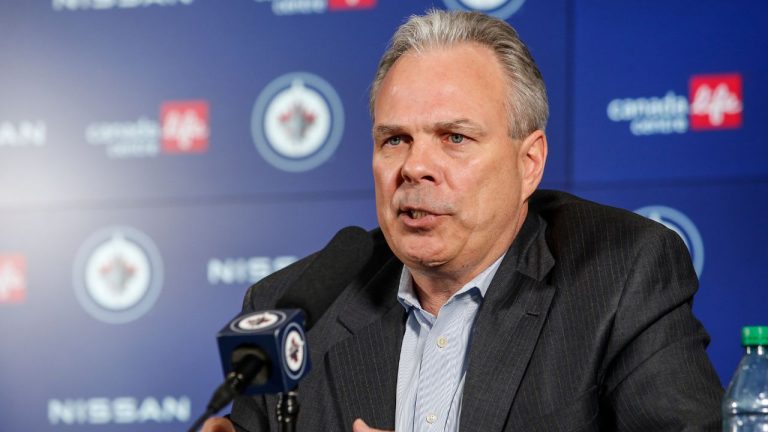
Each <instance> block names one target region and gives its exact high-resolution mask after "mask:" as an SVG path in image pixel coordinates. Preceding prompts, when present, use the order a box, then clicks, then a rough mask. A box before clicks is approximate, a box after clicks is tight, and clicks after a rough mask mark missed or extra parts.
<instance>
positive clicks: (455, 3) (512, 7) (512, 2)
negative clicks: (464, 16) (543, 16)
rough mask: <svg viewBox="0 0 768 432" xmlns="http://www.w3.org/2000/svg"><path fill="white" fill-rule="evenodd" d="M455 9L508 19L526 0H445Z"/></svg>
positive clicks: (449, 6) (444, 0)
mask: <svg viewBox="0 0 768 432" xmlns="http://www.w3.org/2000/svg"><path fill="white" fill-rule="evenodd" d="M443 2H444V3H445V5H446V6H448V8H450V9H454V10H469V11H480V12H484V13H486V14H488V15H493V16H495V17H498V18H501V19H507V18H509V17H510V16H512V15H514V14H515V12H517V11H518V9H520V7H521V6H522V5H523V3H525V0H443Z"/></svg>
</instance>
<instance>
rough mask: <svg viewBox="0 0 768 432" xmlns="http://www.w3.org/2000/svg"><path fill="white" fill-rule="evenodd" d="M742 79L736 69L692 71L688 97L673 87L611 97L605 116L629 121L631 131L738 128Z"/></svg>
mask: <svg viewBox="0 0 768 432" xmlns="http://www.w3.org/2000/svg"><path fill="white" fill-rule="evenodd" d="M743 101H744V99H743V93H742V79H741V75H740V74H738V73H730V74H716V75H694V76H692V77H691V78H690V80H689V89H688V97H687V98H686V97H685V96H682V95H679V94H677V93H675V92H674V91H673V90H669V91H667V93H666V94H665V95H664V96H659V97H640V98H622V99H613V100H611V101H610V102H609V103H608V106H607V109H606V111H607V114H608V118H609V119H610V120H611V121H614V122H629V130H630V132H631V133H632V134H633V135H637V136H643V135H663V134H673V133H678V134H681V133H686V132H688V131H689V130H692V131H697V132H702V131H713V130H728V129H738V128H740V127H741V126H742V123H743V121H742V113H743V109H744V106H743V105H744V102H743Z"/></svg>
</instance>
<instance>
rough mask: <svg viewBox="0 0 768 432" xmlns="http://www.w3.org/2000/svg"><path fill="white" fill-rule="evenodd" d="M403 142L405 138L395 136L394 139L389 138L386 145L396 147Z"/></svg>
mask: <svg viewBox="0 0 768 432" xmlns="http://www.w3.org/2000/svg"><path fill="white" fill-rule="evenodd" d="M402 142H403V138H402V137H400V136H393V137H389V138H387V141H386V142H385V144H389V145H392V146H396V145H400V144H401V143H402Z"/></svg>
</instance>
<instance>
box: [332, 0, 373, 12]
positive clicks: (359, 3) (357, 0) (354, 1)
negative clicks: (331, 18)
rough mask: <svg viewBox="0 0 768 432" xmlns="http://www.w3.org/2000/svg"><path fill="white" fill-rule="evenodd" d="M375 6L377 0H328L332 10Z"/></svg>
mask: <svg viewBox="0 0 768 432" xmlns="http://www.w3.org/2000/svg"><path fill="white" fill-rule="evenodd" d="M375 6H376V0H328V9H329V10H332V11H334V10H335V11H339V10H349V9H370V8H372V7H375Z"/></svg>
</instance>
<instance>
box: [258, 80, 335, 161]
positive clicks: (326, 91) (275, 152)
mask: <svg viewBox="0 0 768 432" xmlns="http://www.w3.org/2000/svg"><path fill="white" fill-rule="evenodd" d="M343 131H344V109H343V107H342V104H341V99H340V98H339V95H338V94H337V93H336V91H335V90H334V89H333V87H332V86H331V85H330V84H328V82H326V81H325V80H324V79H322V78H320V77H319V76H317V75H314V74H310V73H306V72H293V73H288V74H285V75H282V76H280V77H278V78H276V79H275V80H273V81H272V82H270V83H269V84H268V85H267V86H266V87H265V88H264V90H263V91H262V92H261V94H259V96H258V98H257V99H256V103H255V104H254V106H253V112H252V114H251V135H252V137H253V142H254V144H255V145H256V150H258V152H259V154H261V156H262V157H263V158H264V159H265V160H266V161H267V162H269V163H270V164H272V165H273V166H275V167H276V168H279V169H281V170H284V171H289V172H301V171H308V170H311V169H313V168H316V167H317V166H319V165H321V164H323V163H324V162H325V161H326V160H328V158H330V157H331V156H332V155H333V153H334V152H335V151H336V148H337V147H338V146H339V143H340V142H341V136H342V133H343Z"/></svg>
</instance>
